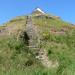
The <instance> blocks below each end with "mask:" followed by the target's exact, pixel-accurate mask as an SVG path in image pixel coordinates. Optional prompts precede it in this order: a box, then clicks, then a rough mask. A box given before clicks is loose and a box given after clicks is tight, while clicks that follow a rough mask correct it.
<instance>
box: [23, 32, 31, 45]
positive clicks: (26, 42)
mask: <svg viewBox="0 0 75 75" xmlns="http://www.w3.org/2000/svg"><path fill="white" fill-rule="evenodd" d="M22 38H23V42H24V43H25V44H26V45H27V46H29V40H30V38H29V36H28V34H27V33H26V32H23V36H22Z"/></svg>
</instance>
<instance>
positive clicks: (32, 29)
mask: <svg viewBox="0 0 75 75" xmlns="http://www.w3.org/2000/svg"><path fill="white" fill-rule="evenodd" d="M26 33H27V34H28V36H29V38H30V39H29V40H28V41H29V48H30V49H32V50H34V51H33V52H34V53H36V58H37V59H39V60H40V62H41V63H42V64H43V66H45V67H47V68H50V67H51V68H54V67H58V62H57V61H55V62H53V61H52V60H49V58H48V56H47V52H46V50H44V49H42V48H40V36H39V30H38V28H37V27H36V26H35V25H34V24H33V22H32V18H31V16H28V17H27V22H26Z"/></svg>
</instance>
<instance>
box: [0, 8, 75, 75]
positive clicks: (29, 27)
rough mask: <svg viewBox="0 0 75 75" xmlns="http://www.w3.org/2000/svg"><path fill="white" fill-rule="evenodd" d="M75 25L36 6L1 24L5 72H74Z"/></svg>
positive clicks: (1, 69) (0, 63) (0, 68)
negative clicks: (28, 12)
mask: <svg viewBox="0 0 75 75" xmlns="http://www.w3.org/2000/svg"><path fill="white" fill-rule="evenodd" d="M74 57H75V26H74V25H73V24H71V23H68V22H65V21H63V20H62V19H61V18H60V17H59V16H54V15H51V14H47V13H46V12H44V11H43V10H41V9H40V8H36V9H35V10H34V11H33V12H32V13H31V14H29V15H24V16H18V17H16V18H14V19H12V20H10V21H9V22H7V23H5V24H4V25H2V26H0V74H1V75H74V74H75V72H74V69H75V63H74V62H75V58H74Z"/></svg>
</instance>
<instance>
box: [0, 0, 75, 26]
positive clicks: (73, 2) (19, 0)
mask: <svg viewBox="0 0 75 75" xmlns="http://www.w3.org/2000/svg"><path fill="white" fill-rule="evenodd" d="M36 7H39V8H40V9H42V10H43V11H45V12H47V13H51V14H54V15H56V16H60V17H61V18H62V19H63V20H65V21H67V22H70V23H73V24H75V0H0V25H1V24H3V23H6V22H7V21H9V20H10V19H12V18H15V17H16V16H21V15H26V14H30V13H31V12H32V11H33V10H34V9H35V8H36Z"/></svg>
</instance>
